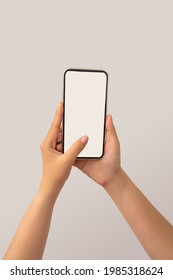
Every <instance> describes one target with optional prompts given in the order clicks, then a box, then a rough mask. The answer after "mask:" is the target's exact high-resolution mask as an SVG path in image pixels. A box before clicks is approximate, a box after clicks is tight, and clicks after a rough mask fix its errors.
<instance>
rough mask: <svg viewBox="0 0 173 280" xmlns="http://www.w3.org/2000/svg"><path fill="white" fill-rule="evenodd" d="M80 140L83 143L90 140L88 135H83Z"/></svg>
mask: <svg viewBox="0 0 173 280" xmlns="http://www.w3.org/2000/svg"><path fill="white" fill-rule="evenodd" d="M80 141H81V142H82V143H83V144H86V143H87V142H88V136H86V135H85V136H82V137H81V139H80Z"/></svg>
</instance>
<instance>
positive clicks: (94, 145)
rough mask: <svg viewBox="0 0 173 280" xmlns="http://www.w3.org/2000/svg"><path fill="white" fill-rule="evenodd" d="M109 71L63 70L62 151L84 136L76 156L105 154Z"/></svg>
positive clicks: (98, 156)
mask: <svg viewBox="0 0 173 280" xmlns="http://www.w3.org/2000/svg"><path fill="white" fill-rule="evenodd" d="M107 88H108V74H107V73H106V72H105V71H103V70H84V69H68V70H66V71H65V73H64V90H63V104H64V113H63V152H64V153H65V152H66V151H67V150H68V149H69V148H70V147H71V145H72V144H73V142H75V141H76V140H77V139H78V138H80V137H81V136H83V135H87V136H88V137H89V141H88V143H87V145H86V147H85V148H84V150H83V151H82V152H81V153H80V154H79V156H78V157H77V159H98V158H101V157H102V156H103V154H104V140H105V121H106V105H107Z"/></svg>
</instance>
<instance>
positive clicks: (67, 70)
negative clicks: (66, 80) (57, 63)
mask: <svg viewBox="0 0 173 280" xmlns="http://www.w3.org/2000/svg"><path fill="white" fill-rule="evenodd" d="M71 70H72V69H71V68H67V69H66V70H65V71H64V77H65V76H66V74H67V73H68V72H70V71H71Z"/></svg>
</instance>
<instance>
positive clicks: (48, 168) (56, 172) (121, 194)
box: [4, 103, 173, 259]
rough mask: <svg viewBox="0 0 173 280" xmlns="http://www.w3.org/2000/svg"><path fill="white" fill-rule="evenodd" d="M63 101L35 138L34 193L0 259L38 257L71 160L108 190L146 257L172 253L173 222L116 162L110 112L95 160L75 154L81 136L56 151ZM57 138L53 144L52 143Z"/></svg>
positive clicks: (116, 147) (117, 152) (83, 142)
mask: <svg viewBox="0 0 173 280" xmlns="http://www.w3.org/2000/svg"><path fill="white" fill-rule="evenodd" d="M62 113H63V105H62V103H60V104H59V106H58V109H57V112H56V116H55V119H54V121H53V124H52V126H51V128H50V130H49V132H48V134H47V136H46V138H45V140H44V141H43V143H42V144H41V151H42V158H43V176H42V180H41V184H40V188H39V190H38V193H37V194H36V196H35V198H34V200H33V202H32V204H31V206H30V207H29V209H28V211H27V213H26V214H25V216H24V218H23V220H22V222H21V224H20V226H19V228H18V230H17V232H16V234H15V236H14V238H13V240H12V242H11V244H10V246H9V248H8V250H7V252H6V254H5V256H4V259H41V258H42V256H43V252H44V248H45V244H46V240H47V236H48V232H49V227H50V222H51V217H52V211H53V207H54V204H55V201H56V199H57V197H58V195H59V193H60V191H61V188H62V187H63V185H64V183H65V181H66V180H67V178H68V176H69V174H70V171H71V168H72V166H73V165H74V166H76V167H77V168H79V169H80V170H81V171H82V172H84V173H85V174H86V175H87V176H89V177H90V178H92V179H93V180H94V181H95V182H97V183H98V184H99V185H101V186H102V187H103V188H104V189H105V190H106V191H107V192H108V194H109V195H110V196H111V198H112V199H113V201H114V202H115V204H116V205H117V207H118V208H119V210H120V211H121V213H122V215H123V216H124V218H125V219H126V221H127V222H128V224H129V225H130V227H131V229H132V230H133V232H134V234H135V235H136V236H137V238H138V239H139V241H140V242H141V244H142V246H143V247H144V249H145V250H146V252H147V253H148V255H149V256H150V258H152V259H173V227H172V225H171V224H170V223H169V222H168V221H167V220H166V219H165V218H164V217H163V216H162V215H161V214H160V213H159V212H158V211H157V210H156V209H155V208H154V206H153V205H152V204H151V203H150V202H149V201H148V200H147V198H146V197H145V196H144V195H143V194H142V193H141V191H140V190H139V189H138V188H137V187H136V186H135V184H134V183H133V182H132V181H131V180H130V178H129V177H128V176H127V174H126V173H125V172H124V171H123V169H122V168H121V162H120V143H119V140H118V137H117V134H116V131H115V127H114V124H113V121H112V117H111V115H108V116H107V119H106V139H105V153H104V156H103V157H102V158H101V159H99V160H80V161H78V160H76V157H77V155H78V154H79V153H80V151H81V150H82V149H83V148H84V147H85V145H86V143H87V141H88V138H87V137H86V136H84V137H82V138H81V139H79V140H77V141H76V142H75V143H74V144H73V146H72V147H71V148H70V149H69V151H67V152H66V153H65V154H62V129H61V121H62ZM57 142H58V144H57Z"/></svg>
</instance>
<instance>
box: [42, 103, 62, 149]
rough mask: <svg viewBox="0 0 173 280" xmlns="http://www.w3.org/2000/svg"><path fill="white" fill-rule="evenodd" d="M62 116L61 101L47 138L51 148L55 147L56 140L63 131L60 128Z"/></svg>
mask: <svg viewBox="0 0 173 280" xmlns="http://www.w3.org/2000/svg"><path fill="white" fill-rule="evenodd" d="M62 115H63V103H62V101H61V102H60V103H59V104H58V107H57V109H56V114H55V117H54V120H53V122H52V125H51V127H50V129H49V131H48V133H47V136H46V143H47V144H48V145H49V146H51V147H54V146H55V142H56V138H57V136H58V133H59V131H60V129H61V128H60V127H61V121H62Z"/></svg>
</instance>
